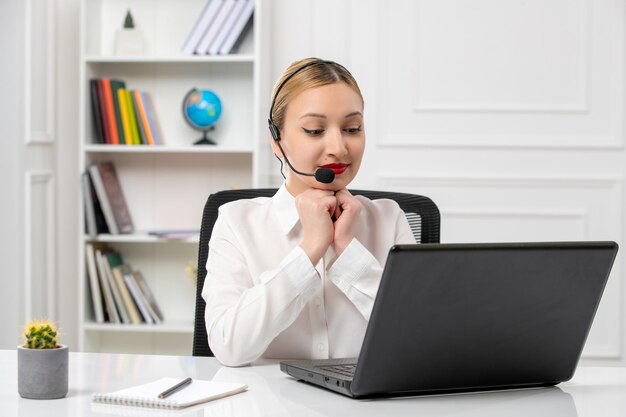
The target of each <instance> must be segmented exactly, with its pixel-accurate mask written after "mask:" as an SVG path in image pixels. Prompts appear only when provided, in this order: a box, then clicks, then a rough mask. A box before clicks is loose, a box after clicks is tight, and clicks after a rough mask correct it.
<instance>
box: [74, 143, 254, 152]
mask: <svg viewBox="0 0 626 417" xmlns="http://www.w3.org/2000/svg"><path fill="white" fill-rule="evenodd" d="M84 150H85V152H87V153H101V154H107V153H112V154H116V153H118V154H119V153H128V154H139V153H141V154H144V153H152V154H168V153H172V154H197V153H205V154H206V153H216V154H252V153H253V152H254V149H253V148H252V147H241V148H234V147H228V146H219V145H217V146H169V145H102V144H91V145H86V146H85V148H84Z"/></svg>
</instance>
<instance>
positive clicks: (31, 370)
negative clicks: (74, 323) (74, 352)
mask: <svg viewBox="0 0 626 417" xmlns="http://www.w3.org/2000/svg"><path fill="white" fill-rule="evenodd" d="M23 336H24V344H23V345H21V346H18V347H17V390H18V392H19V393H20V395H21V396H22V397H23V398H33V399H41V400H51V399H55V398H63V397H65V396H66V395H67V380H68V358H69V355H68V348H67V346H65V345H60V344H59V343H58V337H59V331H58V329H57V327H56V326H55V325H54V324H53V323H51V322H49V321H45V320H44V321H40V320H35V321H32V322H31V323H29V324H28V325H27V326H26V327H25V330H24V334H23Z"/></svg>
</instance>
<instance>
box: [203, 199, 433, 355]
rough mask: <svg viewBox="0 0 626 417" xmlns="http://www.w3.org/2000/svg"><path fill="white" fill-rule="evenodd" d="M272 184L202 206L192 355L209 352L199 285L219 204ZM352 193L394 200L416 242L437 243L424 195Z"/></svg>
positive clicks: (427, 200)
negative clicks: (404, 216) (402, 212)
mask: <svg viewBox="0 0 626 417" xmlns="http://www.w3.org/2000/svg"><path fill="white" fill-rule="evenodd" d="M276 191H277V189H276V188H259V189H249V190H228V191H220V192H218V193H215V194H211V195H210V196H209V198H208V200H207V202H206V204H205V206H204V213H203V214H202V226H201V229H200V247H199V248H198V282H197V287H196V318H195V324H194V330H193V352H192V354H193V356H213V353H212V352H211V349H210V348H209V340H208V336H207V332H206V325H205V322H204V311H205V309H206V303H205V301H204V299H203V298H202V288H203V287H204V279H205V277H206V273H207V271H206V262H207V257H208V255H209V240H210V239H211V233H212V232H213V225H214V224H215V221H216V220H217V213H218V209H219V207H220V206H221V205H222V204H224V203H228V202H230V201H235V200H240V199H243V198H255V197H271V196H273V195H274V194H276ZM350 192H351V193H352V194H353V195H362V196H365V197H367V198H369V199H371V200H377V199H379V198H388V199H391V200H395V201H396V202H397V203H398V205H399V206H400V208H401V209H402V210H404V213H405V214H406V217H407V220H408V221H409V225H410V226H411V230H412V231H413V235H414V236H415V241H416V242H419V243H439V223H440V218H439V209H438V208H437V205H436V204H435V203H434V202H433V201H432V200H431V199H430V198H428V197H423V196H421V195H415V194H405V193H393V192H385V191H363V190H350Z"/></svg>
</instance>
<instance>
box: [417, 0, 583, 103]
mask: <svg viewBox="0 0 626 417" xmlns="http://www.w3.org/2000/svg"><path fill="white" fill-rule="evenodd" d="M581 3H582V7H583V19H584V21H583V22H582V24H581V27H579V28H578V29H579V30H580V32H582V33H581V38H582V39H584V42H583V45H582V48H583V49H584V51H583V54H582V55H583V56H584V58H583V61H582V62H581V63H580V64H581V66H582V67H584V77H583V79H581V80H580V81H581V82H583V83H584V86H583V88H582V91H583V96H582V97H581V100H580V102H579V103H576V104H575V105H572V106H546V105H542V104H534V105H532V106H521V105H507V106H502V105H496V104H489V103H487V104H481V105H473V106H459V105H457V104H455V103H442V104H438V105H433V104H428V103H423V102H422V101H421V100H420V95H419V92H420V84H419V77H416V78H415V79H414V80H413V83H412V91H413V92H414V94H413V100H412V101H413V106H412V107H413V110H414V111H415V112H428V113H459V112H460V113H523V114H527V113H559V114H585V113H589V109H590V107H591V83H592V81H591V59H592V53H591V52H592V46H591V38H592V28H593V22H592V17H593V14H592V13H591V5H590V1H589V0H582V1H581ZM413 4H414V7H415V9H414V10H413V12H414V14H415V16H416V17H415V21H416V22H417V21H419V19H418V17H417V16H418V15H419V14H420V6H421V2H420V1H418V2H415V3H413ZM568 5H569V4H568ZM418 31H419V27H418V25H414V26H413V27H412V32H413V39H419V32H418ZM418 43H419V41H418ZM412 52H413V53H412V55H411V60H410V62H411V65H412V67H413V68H416V70H417V69H418V68H419V61H420V59H419V51H416V50H413V51H412Z"/></svg>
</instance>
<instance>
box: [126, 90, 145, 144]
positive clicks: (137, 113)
mask: <svg viewBox="0 0 626 417" xmlns="http://www.w3.org/2000/svg"><path fill="white" fill-rule="evenodd" d="M137 93H138V91H137V90H133V91H129V95H130V100H131V102H132V105H133V110H135V119H136V123H137V134H138V135H139V144H140V145H147V144H148V143H149V142H148V137H147V136H146V131H145V128H144V124H143V120H142V115H141V110H140V109H139V102H138V101H137V100H138V98H139V96H138V94H137Z"/></svg>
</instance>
